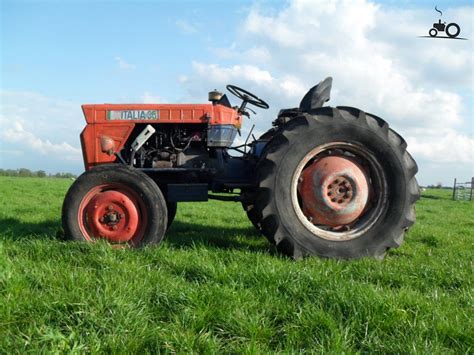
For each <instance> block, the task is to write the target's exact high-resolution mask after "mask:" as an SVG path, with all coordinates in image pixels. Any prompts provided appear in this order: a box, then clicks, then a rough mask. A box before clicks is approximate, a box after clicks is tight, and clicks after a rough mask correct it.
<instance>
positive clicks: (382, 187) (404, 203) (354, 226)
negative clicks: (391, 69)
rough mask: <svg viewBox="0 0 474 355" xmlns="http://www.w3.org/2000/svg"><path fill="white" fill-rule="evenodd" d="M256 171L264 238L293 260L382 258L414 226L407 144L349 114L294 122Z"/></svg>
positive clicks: (328, 113) (376, 122)
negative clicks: (314, 257)
mask: <svg viewBox="0 0 474 355" xmlns="http://www.w3.org/2000/svg"><path fill="white" fill-rule="evenodd" d="M258 170H259V171H258V174H259V187H258V191H257V196H256V199H255V201H256V202H255V206H254V209H255V213H256V214H257V215H258V218H257V219H258V221H259V225H260V226H261V230H262V232H263V234H265V236H266V237H267V238H268V239H269V240H270V241H271V242H273V243H275V244H276V246H277V248H278V250H279V251H281V252H282V253H284V254H287V255H290V256H292V257H294V258H299V257H303V256H307V255H319V256H324V257H335V258H358V257H363V256H374V257H378V258H380V257H383V256H384V254H385V252H386V250H387V249H389V248H392V247H398V246H399V245H400V244H401V243H402V241H403V237H404V233H405V231H406V230H407V229H408V228H409V227H410V226H411V225H412V224H413V223H414V221H415V209H414V203H415V201H416V200H417V199H418V198H419V188H418V184H417V182H416V179H415V177H414V176H415V174H416V172H417V166H416V163H415V162H414V160H413V159H412V158H411V156H410V155H409V154H408V152H407V151H406V143H405V141H404V140H403V138H401V137H400V136H399V135H398V134H397V133H395V132H394V131H393V130H391V129H389V127H388V125H387V123H386V122H385V121H383V120H382V119H380V118H379V117H376V116H374V115H370V114H366V113H364V112H362V111H360V110H357V109H354V108H348V107H340V108H330V107H329V108H321V109H317V110H315V111H314V114H313V115H309V114H304V115H301V116H299V117H297V118H294V119H293V120H291V121H290V122H288V123H287V124H286V125H285V126H284V127H283V129H282V130H281V131H280V132H279V133H278V134H277V135H275V136H274V137H273V138H272V140H271V141H270V142H269V146H268V148H267V149H266V152H265V155H264V156H263V158H262V161H261V163H260V165H259V167H258Z"/></svg>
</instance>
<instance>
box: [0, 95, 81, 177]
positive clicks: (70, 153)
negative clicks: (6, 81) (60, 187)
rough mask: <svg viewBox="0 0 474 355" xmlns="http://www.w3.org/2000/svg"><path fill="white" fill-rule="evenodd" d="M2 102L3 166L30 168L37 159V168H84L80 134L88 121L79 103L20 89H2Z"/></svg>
mask: <svg viewBox="0 0 474 355" xmlns="http://www.w3.org/2000/svg"><path fill="white" fill-rule="evenodd" d="M0 103H1V105H0V127H1V130H0V146H1V147H2V151H1V152H0V154H1V158H2V159H1V160H2V165H3V164H6V165H8V166H9V167H14V168H15V167H16V168H18V167H21V166H26V167H30V164H31V162H32V161H33V162H34V165H35V166H36V168H37V169H40V168H43V167H45V166H51V167H52V169H60V167H65V166H66V165H67V166H68V168H70V167H72V169H76V171H77V169H80V168H82V163H81V161H82V154H81V149H80V142H79V134H80V132H81V130H82V129H83V127H84V126H85V121H84V118H83V116H82V111H81V107H80V105H79V104H75V103H72V102H67V101H63V100H58V99H53V98H50V97H46V96H43V95H40V94H37V93H32V92H18V91H2V92H1V93H0ZM12 152H15V153H14V154H13V153H12ZM18 152H21V154H19V153H18ZM65 162H67V164H66V165H65ZM54 166H56V168H54ZM56 171H57V170H56Z"/></svg>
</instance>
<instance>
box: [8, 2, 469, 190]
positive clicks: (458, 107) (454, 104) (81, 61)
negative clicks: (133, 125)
mask: <svg viewBox="0 0 474 355" xmlns="http://www.w3.org/2000/svg"><path fill="white" fill-rule="evenodd" d="M0 6H1V7H0V14H1V18H0V20H1V21H0V26H1V27H0V67H1V71H0V168H4V169H5V168H9V169H10V168H11V169H16V168H21V167H25V168H29V169H31V170H40V169H43V170H46V171H47V172H51V173H54V172H73V173H76V174H79V173H81V172H82V171H83V170H84V165H83V162H82V154H81V150H80V142H79V134H80V132H81V130H82V129H83V128H84V126H85V121H84V118H83V115H82V111H81V107H80V106H81V104H85V103H205V102H206V100H207V93H208V91H210V90H212V89H219V90H221V91H223V90H225V85H226V84H234V85H238V86H241V87H243V88H245V89H247V90H249V91H251V92H254V93H255V94H257V95H258V96H259V97H261V98H263V99H264V100H266V101H267V102H268V103H269V104H270V109H269V110H267V111H263V110H259V109H257V115H255V116H253V117H252V118H251V120H250V121H249V120H246V122H245V125H246V126H245V129H244V135H245V132H248V130H249V129H250V127H251V126H252V124H253V123H255V125H256V128H255V129H256V131H257V133H263V132H264V131H265V130H266V129H268V128H269V127H270V126H271V121H272V120H273V119H274V118H275V116H276V114H277V112H278V111H279V110H280V109H281V108H288V107H296V106H298V104H299V101H300V100H301V98H302V97H303V95H304V94H305V93H306V91H307V90H308V89H309V88H310V87H312V86H313V85H315V84H317V83H318V82H319V81H320V80H322V79H324V78H325V77H327V76H332V77H333V91H332V94H331V100H330V102H329V103H328V104H329V105H331V106H338V105H341V106H354V107H358V108H360V109H363V110H364V111H366V112H370V113H373V114H375V115H377V116H380V117H382V118H384V119H385V120H386V121H387V122H388V123H389V124H390V126H391V127H392V128H393V129H395V130H396V131H398V132H399V133H400V134H402V136H403V137H404V138H405V139H406V140H407V142H408V150H409V152H410V153H411V154H412V155H413V156H414V158H415V159H416V161H417V163H418V166H419V173H418V175H417V178H418V180H419V182H420V184H421V185H428V184H437V183H442V184H444V185H448V186H449V185H452V182H453V179H454V178H457V179H458V181H460V180H461V181H468V180H470V178H471V176H474V99H473V90H474V74H473V67H474V62H473V61H474V59H473V58H474V47H473V43H474V42H473V41H474V36H473V27H474V24H473V21H474V20H473V19H474V8H473V5H472V2H471V1H377V2H376V1H369V0H354V1H339V0H334V1H319V0H311V1H305V0H293V1H250V0H248V1H235V0H234V1H179V2H178V1H47V2H45V1H21V0H17V1H8V0H0ZM435 6H437V8H438V9H439V10H441V11H442V13H443V14H442V15H441V16H440V15H439V13H437V12H436V11H435V9H434V7H435ZM438 19H442V21H446V22H447V23H450V22H456V23H458V24H459V26H460V28H461V34H460V35H459V37H462V38H467V40H449V39H432V38H425V37H419V36H427V35H428V31H429V29H430V28H431V27H432V24H433V23H434V22H437V21H438ZM231 100H232V102H233V103H234V104H237V103H238V102H237V100H236V99H234V98H231Z"/></svg>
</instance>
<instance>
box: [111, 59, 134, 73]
mask: <svg viewBox="0 0 474 355" xmlns="http://www.w3.org/2000/svg"><path fill="white" fill-rule="evenodd" d="M114 60H115V61H116V62H117V65H118V67H119V68H120V69H122V70H134V69H135V68H136V66H135V65H133V64H130V63H128V62H126V61H125V60H124V59H122V58H121V57H115V58H114Z"/></svg>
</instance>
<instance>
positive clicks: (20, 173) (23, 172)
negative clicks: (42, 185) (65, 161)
mask: <svg viewBox="0 0 474 355" xmlns="http://www.w3.org/2000/svg"><path fill="white" fill-rule="evenodd" d="M0 176H17V177H39V178H44V177H52V178H60V179H71V178H76V175H74V174H71V173H56V174H48V173H46V171H44V170H37V171H32V170H30V169H26V168H20V169H0Z"/></svg>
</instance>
